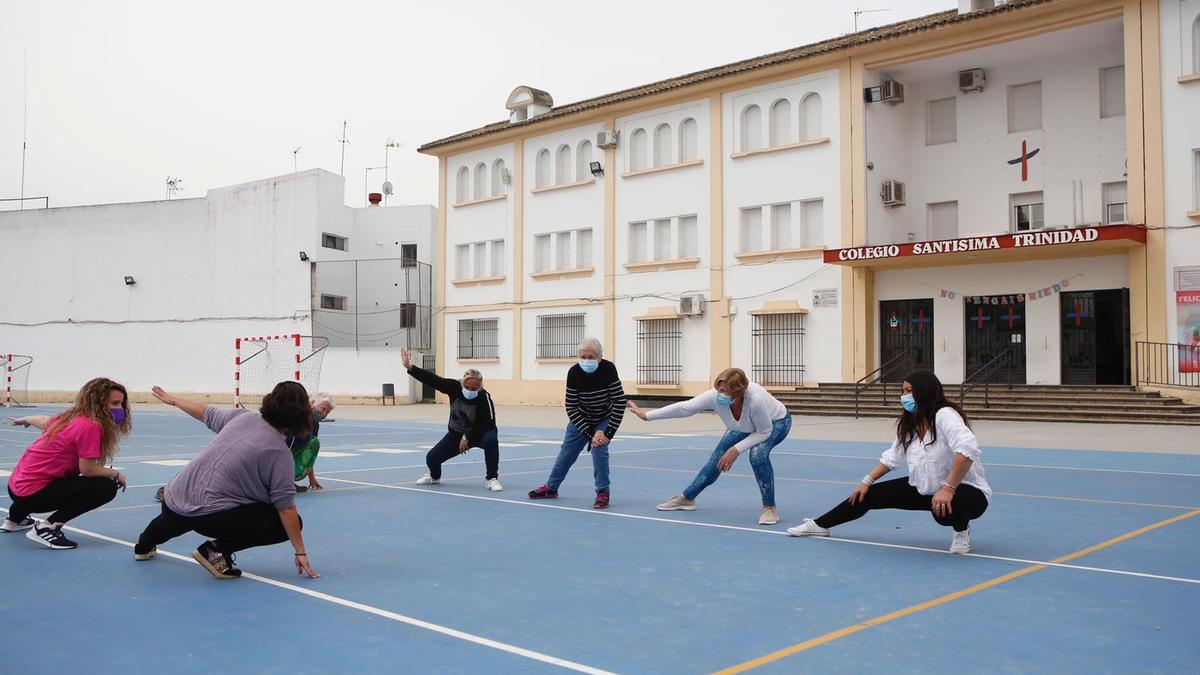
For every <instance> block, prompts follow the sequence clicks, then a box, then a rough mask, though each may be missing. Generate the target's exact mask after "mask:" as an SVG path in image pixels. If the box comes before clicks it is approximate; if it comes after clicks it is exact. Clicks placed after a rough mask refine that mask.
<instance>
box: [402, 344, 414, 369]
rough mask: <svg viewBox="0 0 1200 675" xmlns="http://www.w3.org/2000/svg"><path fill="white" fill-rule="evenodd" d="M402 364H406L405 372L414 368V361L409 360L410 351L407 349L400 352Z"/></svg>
mask: <svg viewBox="0 0 1200 675" xmlns="http://www.w3.org/2000/svg"><path fill="white" fill-rule="evenodd" d="M400 362H401V363H403V364H404V369H405V370H408V369H410V368H412V361H411V360H409V358H408V350H407V349H401V350H400Z"/></svg>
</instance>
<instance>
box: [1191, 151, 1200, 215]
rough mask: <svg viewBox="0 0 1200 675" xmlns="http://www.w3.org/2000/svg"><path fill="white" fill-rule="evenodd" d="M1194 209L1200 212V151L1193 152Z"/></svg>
mask: <svg viewBox="0 0 1200 675" xmlns="http://www.w3.org/2000/svg"><path fill="white" fill-rule="evenodd" d="M1192 208H1193V209H1195V210H1196V211H1200V149H1197V150H1192Z"/></svg>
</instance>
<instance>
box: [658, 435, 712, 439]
mask: <svg viewBox="0 0 1200 675" xmlns="http://www.w3.org/2000/svg"><path fill="white" fill-rule="evenodd" d="M703 435H704V434H654V437H655V438H696V437H697V436H703ZM714 438H715V436H714Z"/></svg>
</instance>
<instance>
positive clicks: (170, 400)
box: [150, 384, 177, 406]
mask: <svg viewBox="0 0 1200 675" xmlns="http://www.w3.org/2000/svg"><path fill="white" fill-rule="evenodd" d="M150 393H152V394H154V398H156V399H158V400H160V401H162V402H163V403H166V404H167V405H169V406H174V405H176V403H177V401H176V400H175V397H174V396H172V395H170V394H168V393H167V392H166V390H164V389H163V388H162V387H160V386H158V385H157V384H156V385H154V386H153V387H151V388H150Z"/></svg>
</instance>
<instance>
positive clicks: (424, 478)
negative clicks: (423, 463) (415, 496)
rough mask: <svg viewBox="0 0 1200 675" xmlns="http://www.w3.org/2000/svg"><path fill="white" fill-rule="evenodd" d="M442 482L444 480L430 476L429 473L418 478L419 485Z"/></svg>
mask: <svg viewBox="0 0 1200 675" xmlns="http://www.w3.org/2000/svg"><path fill="white" fill-rule="evenodd" d="M440 482H442V481H441V480H439V479H437V478H434V477H433V476H430V475H429V474H425V475H424V476H421V477H420V478H418V479H417V485H437V484H438V483H440Z"/></svg>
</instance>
